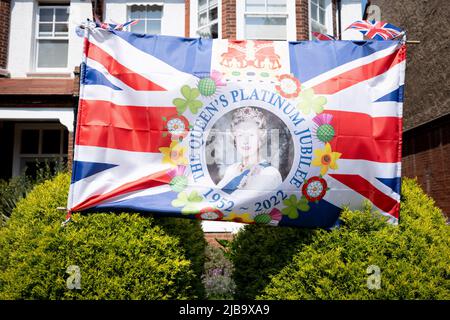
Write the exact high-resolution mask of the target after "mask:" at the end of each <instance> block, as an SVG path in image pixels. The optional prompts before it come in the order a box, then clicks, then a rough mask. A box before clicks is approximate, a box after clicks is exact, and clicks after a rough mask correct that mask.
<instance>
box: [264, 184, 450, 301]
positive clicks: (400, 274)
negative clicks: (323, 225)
mask: <svg viewBox="0 0 450 320" xmlns="http://www.w3.org/2000/svg"><path fill="white" fill-rule="evenodd" d="M402 191H403V194H402V205H401V216H400V219H401V220H400V224H399V225H398V226H394V225H390V224H387V223H386V222H385V221H384V220H385V219H384V218H382V217H381V216H380V215H379V214H377V213H373V212H371V210H370V208H366V209H365V210H363V211H353V212H352V211H348V210H347V211H345V212H344V213H343V216H342V218H343V222H344V224H343V225H342V227H340V228H339V229H334V230H333V231H331V232H327V231H319V232H317V233H316V234H315V236H314V239H313V241H312V242H311V243H310V244H307V245H304V246H303V247H302V248H301V251H299V252H298V253H297V254H296V255H295V256H294V259H293V261H292V262H291V263H289V264H288V265H287V266H285V267H284V268H283V269H282V270H280V271H279V272H278V273H277V274H276V275H275V276H274V277H273V278H272V280H271V282H270V284H269V285H268V286H267V287H266V288H265V290H264V291H263V292H262V294H261V295H260V297H259V298H260V299H450V264H449V261H450V229H449V226H448V225H446V220H445V218H444V216H443V215H442V213H441V211H440V210H439V209H437V208H436V207H435V206H434V203H433V200H431V199H430V198H429V197H428V196H426V195H425V194H424V192H423V191H422V190H421V189H420V187H419V186H418V185H417V183H416V182H415V181H414V180H411V179H404V180H403V185H402ZM285 245H291V244H289V243H285ZM371 265H375V266H378V267H379V268H380V271H381V273H380V287H379V289H376V288H375V289H374V288H373V287H372V289H369V288H368V279H369V282H370V283H372V284H374V283H373V282H372V281H371V280H370V278H373V277H374V275H370V278H369V274H368V270H367V268H368V267H369V266H371Z"/></svg>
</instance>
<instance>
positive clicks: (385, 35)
mask: <svg viewBox="0 0 450 320" xmlns="http://www.w3.org/2000/svg"><path fill="white" fill-rule="evenodd" d="M348 29H355V30H358V31H360V32H361V33H362V34H363V35H365V36H366V37H367V38H369V39H372V40H391V39H395V38H397V37H398V36H400V35H402V34H403V33H404V32H403V31H402V29H400V28H399V27H396V26H394V25H393V24H390V23H387V22H385V21H376V20H370V21H369V20H358V21H355V22H353V23H352V24H351V25H349V26H348V27H347V29H345V30H348Z"/></svg>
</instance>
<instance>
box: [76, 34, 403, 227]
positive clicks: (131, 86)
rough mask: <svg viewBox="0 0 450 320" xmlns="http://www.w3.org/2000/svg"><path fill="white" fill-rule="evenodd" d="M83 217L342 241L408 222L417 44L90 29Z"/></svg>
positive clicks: (80, 143) (81, 120) (81, 166)
mask: <svg viewBox="0 0 450 320" xmlns="http://www.w3.org/2000/svg"><path fill="white" fill-rule="evenodd" d="M83 61H84V62H83V64H82V72H81V86H80V100H79V107H78V116H77V124H76V134H75V148H74V161H73V171H72V172H73V173H72V181H71V186H70V194H69V200H68V208H69V212H88V211H89V212H111V211H118V212H142V213H152V214H156V215H161V216H176V217H186V218H192V219H203V220H221V221H235V222H244V223H258V224H267V225H273V226H298V227H322V228H329V227H332V226H333V225H335V224H336V222H337V221H338V219H339V215H340V212H341V208H343V207H350V208H361V207H362V205H363V203H364V202H366V201H369V202H370V203H371V204H372V205H373V208H374V210H378V211H380V212H381V213H382V214H384V215H386V216H387V217H388V218H389V219H390V220H391V221H392V222H394V223H395V222H396V221H397V219H398V217H399V200H400V172H401V132H402V101H403V84H404V72H405V45H404V43H403V42H401V41H373V42H366V43H364V44H362V43H361V42H357V43H354V42H352V41H300V42H286V41H253V40H248V41H231V40H217V39H214V40H211V39H192V38H189V39H188V38H178V37H170V36H155V35H136V34H133V33H129V32H122V31H117V30H103V29H101V28H95V29H89V30H88V32H87V36H86V38H85V45H84V59H83Z"/></svg>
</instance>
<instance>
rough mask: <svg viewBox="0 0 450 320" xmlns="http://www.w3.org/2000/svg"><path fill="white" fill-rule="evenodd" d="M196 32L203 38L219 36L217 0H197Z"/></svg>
mask: <svg viewBox="0 0 450 320" xmlns="http://www.w3.org/2000/svg"><path fill="white" fill-rule="evenodd" d="M197 34H198V35H199V36H200V37H203V38H218V37H219V5H218V0H198V29H197Z"/></svg>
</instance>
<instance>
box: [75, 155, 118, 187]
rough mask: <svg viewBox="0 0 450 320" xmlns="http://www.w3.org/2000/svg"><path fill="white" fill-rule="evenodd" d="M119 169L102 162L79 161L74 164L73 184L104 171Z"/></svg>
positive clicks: (114, 165)
mask: <svg viewBox="0 0 450 320" xmlns="http://www.w3.org/2000/svg"><path fill="white" fill-rule="evenodd" d="M113 167H117V165H116V164H111V163H102V162H88V161H77V160H75V161H74V162H73V169H72V170H73V171H72V172H73V174H72V183H75V182H77V181H79V180H81V179H84V178H87V177H89V176H92V175H94V174H96V173H99V172H102V171H104V170H107V169H110V168H113Z"/></svg>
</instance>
